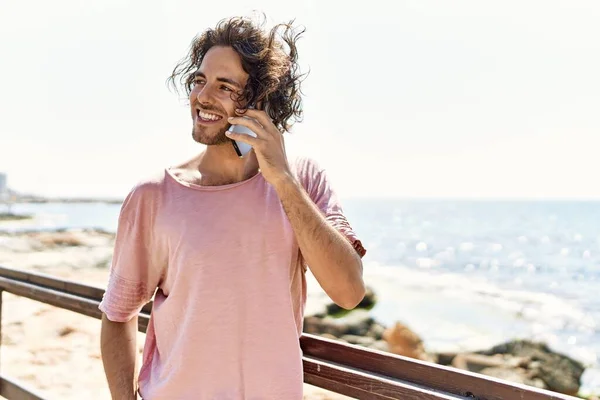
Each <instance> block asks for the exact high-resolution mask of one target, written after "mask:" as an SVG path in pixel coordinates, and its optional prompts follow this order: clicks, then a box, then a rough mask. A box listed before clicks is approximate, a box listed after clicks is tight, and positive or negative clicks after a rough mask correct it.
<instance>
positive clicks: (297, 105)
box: [168, 17, 306, 132]
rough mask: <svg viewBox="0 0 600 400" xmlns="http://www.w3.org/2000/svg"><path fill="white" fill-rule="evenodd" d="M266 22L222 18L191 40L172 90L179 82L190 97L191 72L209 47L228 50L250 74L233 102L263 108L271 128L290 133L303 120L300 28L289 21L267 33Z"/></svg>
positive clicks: (174, 75) (178, 65)
mask: <svg viewBox="0 0 600 400" xmlns="http://www.w3.org/2000/svg"><path fill="white" fill-rule="evenodd" d="M265 22H266V20H263V22H254V21H252V20H251V19H249V18H246V17H233V18H229V19H224V20H221V21H220V22H219V23H218V24H217V26H216V27H215V28H214V29H212V28H211V29H208V30H206V31H204V32H203V33H202V34H200V35H198V36H196V37H195V38H194V40H193V41H192V44H191V46H190V49H189V53H188V54H187V56H186V57H185V58H183V59H182V60H181V61H179V63H178V64H177V66H176V67H175V68H174V70H173V72H172V74H171V76H170V77H169V78H168V82H169V83H170V84H171V85H172V86H173V87H174V88H175V90H176V91H177V87H178V84H179V85H181V86H183V87H184V88H185V91H186V94H187V95H188V96H189V94H190V92H191V90H192V86H193V80H194V72H196V70H197V69H198V68H199V67H200V64H201V63H202V60H203V58H204V56H205V55H206V53H207V52H208V50H210V48H211V47H213V46H227V47H232V48H233V49H234V50H235V51H236V52H237V53H238V54H239V55H240V57H241V59H242V67H243V69H244V71H245V72H246V73H247V74H248V75H249V77H248V82H247V83H246V87H245V88H244V90H243V91H242V93H241V94H240V95H239V96H236V97H235V98H234V101H236V102H237V104H238V105H240V106H241V107H240V108H242V107H243V106H242V105H244V104H258V103H262V104H265V107H264V109H265V111H266V112H267V113H268V115H269V117H270V118H271V119H272V120H273V123H274V124H275V126H276V127H277V128H278V129H279V130H280V131H288V132H289V130H290V128H291V126H292V124H293V123H294V122H298V121H300V120H301V119H302V116H303V113H302V98H301V94H302V91H301V88H300V86H301V82H302V80H303V79H304V78H305V76H306V74H300V67H299V65H298V51H297V47H296V42H297V40H298V39H299V38H300V36H301V35H302V34H303V33H304V31H305V30H304V29H302V30H300V31H299V32H297V31H296V29H295V28H294V27H293V23H294V21H293V20H292V21H290V22H289V23H283V24H277V25H275V26H274V27H273V28H272V29H271V30H270V31H269V32H266V31H265V30H264V29H263V27H264V24H265ZM279 39H281V40H279ZM284 43H285V44H286V45H287V51H286V49H285V47H284Z"/></svg>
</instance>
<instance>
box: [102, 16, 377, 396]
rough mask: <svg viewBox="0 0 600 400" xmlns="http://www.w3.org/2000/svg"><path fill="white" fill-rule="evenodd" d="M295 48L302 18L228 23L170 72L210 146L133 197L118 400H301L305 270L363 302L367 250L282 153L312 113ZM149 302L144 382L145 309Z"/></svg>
mask: <svg viewBox="0 0 600 400" xmlns="http://www.w3.org/2000/svg"><path fill="white" fill-rule="evenodd" d="M298 38H299V35H297V34H295V33H294V30H293V28H292V26H291V25H290V24H283V25H278V26H276V27H274V28H273V29H271V30H270V31H265V30H264V29H263V27H262V25H259V24H256V23H254V22H252V21H251V20H248V19H244V18H232V19H228V20H225V21H222V22H220V23H219V24H218V25H217V26H216V28H214V29H209V30H207V31H205V32H204V33H202V34H201V35H200V36H198V37H197V38H195V39H194V41H193V43H192V46H191V49H190V52H189V54H188V55H187V57H186V58H185V59H183V60H182V61H181V62H180V63H179V64H178V65H177V67H176V68H175V70H174V71H173V74H172V76H171V81H172V82H173V83H175V84H176V83H182V84H183V87H184V88H185V90H186V91H187V93H188V94H189V102H190V111H191V117H192V121H193V128H192V137H193V139H194V141H196V142H198V143H202V144H204V145H206V148H205V150H204V151H202V152H201V153H200V154H198V156H196V157H194V158H193V159H192V160H189V161H187V162H184V163H182V164H180V165H178V166H174V167H169V168H166V169H164V170H163V171H162V172H161V173H160V174H158V175H157V176H155V177H153V178H150V179H146V180H142V181H140V183H139V184H138V185H136V186H135V187H134V188H133V189H132V191H131V192H130V193H129V194H128V196H127V198H126V200H125V202H124V203H123V206H122V209H121V214H120V217H119V226H118V231H117V237H116V242H115V250H114V256H113V262H112V266H111V270H110V278H109V282H108V287H107V290H106V293H105V296H104V298H103V301H102V303H101V305H100V309H101V310H102V312H103V318H102V343H101V350H102V360H103V363H104V369H105V372H106V376H107V380H108V384H109V387H110V391H111V394H112V397H113V399H119V400H122V399H135V398H136V395H137V394H138V393H139V395H141V397H142V398H143V399H145V400H156V399H161V400H162V399H178V400H185V399H190V400H191V399H194V400H204V399H206V400H225V399H227V400H242V399H253V400H258V399H261V400H264V399H273V400H275V399H277V400H282V399H285V400H300V399H301V398H302V382H303V371H302V357H301V356H302V354H301V349H300V345H299V340H298V339H299V337H300V335H301V332H302V322H303V311H304V305H305V301H306V279H305V273H306V269H307V268H310V269H311V271H312V273H313V274H314V276H315V277H316V279H317V281H318V282H319V284H320V285H321V287H322V288H323V289H324V291H325V292H326V293H327V294H328V295H329V296H330V297H331V299H332V300H333V301H334V302H335V303H337V304H338V305H340V306H341V307H343V308H346V309H351V308H353V307H355V306H356V305H357V304H358V303H359V302H360V301H361V300H362V298H363V296H364V291H365V288H364V283H363V279H362V261H361V257H362V256H363V255H364V254H365V249H364V248H363V246H362V244H361V242H360V240H358V238H357V237H356V235H355V234H354V232H353V230H352V228H351V227H350V225H349V223H348V221H347V219H346V218H345V216H344V214H343V211H342V208H341V206H340V204H339V201H338V200H337V197H336V196H335V193H334V191H333V189H332V187H331V185H330V183H329V181H328V178H327V175H326V173H325V171H324V170H323V169H321V168H319V167H318V165H317V164H316V163H315V162H313V161H311V160H310V159H307V158H302V159H298V160H294V161H292V160H288V158H287V156H286V152H285V144H284V139H283V133H284V132H286V131H289V130H290V127H291V125H292V123H293V120H297V119H298V118H299V117H300V116H301V114H302V112H301V98H300V83H301V77H300V75H299V74H298V65H297V52H296V41H297V39H298ZM254 105H255V106H256V107H255V108H256V109H250V108H249V107H250V106H254ZM232 124H233V125H242V126H246V127H247V128H249V129H251V130H252V131H253V132H254V133H255V134H256V137H251V136H248V135H244V134H230V133H229V132H228V129H229V127H230V126H231V125H232ZM234 140H237V141H240V142H244V143H247V144H249V145H251V146H252V150H251V151H250V153H249V154H248V155H246V156H244V157H243V158H242V157H239V156H238V155H237V154H236V151H235V148H234V146H233V141H234ZM152 296H154V303H153V304H154V305H153V309H152V316H151V319H150V323H149V326H148V330H147V335H146V342H145V345H144V354H143V364H142V366H141V369H140V372H139V375H137V376H136V373H135V371H136V366H135V360H136V331H137V315H138V313H139V311H140V309H141V307H142V306H143V305H144V304H145V303H147V302H148V301H149V300H150V299H151V298H152Z"/></svg>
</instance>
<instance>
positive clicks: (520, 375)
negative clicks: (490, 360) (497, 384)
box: [480, 367, 547, 389]
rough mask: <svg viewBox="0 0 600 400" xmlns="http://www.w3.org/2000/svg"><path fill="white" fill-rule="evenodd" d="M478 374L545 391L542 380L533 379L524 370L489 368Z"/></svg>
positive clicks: (545, 387)
mask: <svg viewBox="0 0 600 400" xmlns="http://www.w3.org/2000/svg"><path fill="white" fill-rule="evenodd" d="M480 373H481V374H484V375H488V376H493V377H494V378H498V379H504V380H506V381H511V382H515V383H521V384H524V385H529V386H533V387H536V388H539V389H547V386H546V384H545V383H544V381H543V380H541V379H540V378H537V377H533V376H532V374H531V373H530V372H529V371H527V370H526V369H524V368H504V367H489V368H484V369H482V370H481V371H480Z"/></svg>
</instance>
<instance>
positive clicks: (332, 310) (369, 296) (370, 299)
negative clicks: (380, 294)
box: [327, 286, 377, 315]
mask: <svg viewBox="0 0 600 400" xmlns="http://www.w3.org/2000/svg"><path fill="white" fill-rule="evenodd" d="M375 303H377V295H376V294H375V292H374V291H373V289H372V288H371V287H368V286H367V288H366V291H365V296H364V297H363V299H362V300H361V302H360V303H358V305H357V306H356V307H355V308H354V309H355V310H356V309H371V308H373V306H375ZM344 311H346V310H344V309H343V308H342V307H340V306H338V305H337V304H335V303H330V304H328V305H327V314H329V315H335V314H337V313H340V312H344Z"/></svg>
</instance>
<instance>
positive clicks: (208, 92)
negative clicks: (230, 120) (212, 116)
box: [196, 85, 213, 104]
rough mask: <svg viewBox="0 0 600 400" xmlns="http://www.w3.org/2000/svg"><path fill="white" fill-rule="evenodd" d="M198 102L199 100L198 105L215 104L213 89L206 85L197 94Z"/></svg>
mask: <svg viewBox="0 0 600 400" xmlns="http://www.w3.org/2000/svg"><path fill="white" fill-rule="evenodd" d="M196 100H198V103H200V104H207V103H208V104H212V103H213V101H212V100H213V96H212V89H211V87H210V85H204V87H203V88H202V89H200V90H199V91H198V93H197V94H196Z"/></svg>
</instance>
